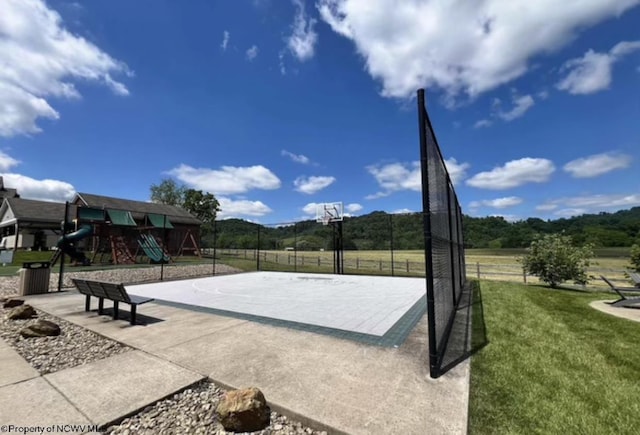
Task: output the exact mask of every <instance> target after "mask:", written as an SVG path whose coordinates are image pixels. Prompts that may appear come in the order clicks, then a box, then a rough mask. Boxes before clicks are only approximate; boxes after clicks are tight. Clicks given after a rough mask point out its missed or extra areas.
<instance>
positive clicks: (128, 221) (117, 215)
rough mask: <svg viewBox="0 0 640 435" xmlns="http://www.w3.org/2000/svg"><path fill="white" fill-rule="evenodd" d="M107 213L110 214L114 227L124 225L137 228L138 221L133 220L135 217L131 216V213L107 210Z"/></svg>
mask: <svg viewBox="0 0 640 435" xmlns="http://www.w3.org/2000/svg"><path fill="white" fill-rule="evenodd" d="M107 213H109V218H110V219H111V223H112V224H113V225H122V226H127V227H135V226H137V225H136V221H135V220H133V216H131V212H128V211H125V210H107Z"/></svg>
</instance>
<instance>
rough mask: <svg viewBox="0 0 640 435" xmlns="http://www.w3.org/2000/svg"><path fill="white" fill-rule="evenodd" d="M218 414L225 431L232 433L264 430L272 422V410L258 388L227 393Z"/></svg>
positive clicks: (219, 406) (217, 410)
mask: <svg viewBox="0 0 640 435" xmlns="http://www.w3.org/2000/svg"><path fill="white" fill-rule="evenodd" d="M216 414H217V416H218V420H219V421H220V423H221V424H222V426H223V427H224V429H225V430H227V431H231V432H254V431H257V430H262V429H264V428H265V427H267V426H269V423H270V422H271V409H269V407H268V406H267V401H266V400H265V398H264V395H263V394H262V391H260V390H259V389H258V388H256V387H251V388H245V389H242V390H231V391H227V393H226V394H225V395H224V397H223V398H222V400H221V401H220V403H219V404H218V407H217V408H216Z"/></svg>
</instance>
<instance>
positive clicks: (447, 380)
mask: <svg viewBox="0 0 640 435" xmlns="http://www.w3.org/2000/svg"><path fill="white" fill-rule="evenodd" d="M25 299H27V301H28V303H29V304H31V305H33V306H34V307H36V308H39V309H41V310H43V311H46V312H48V313H50V314H53V315H55V316H58V317H61V318H64V319H65V320H67V321H70V322H72V323H75V324H78V325H80V326H83V327H85V328H88V329H90V330H93V331H94V332H97V333H99V334H102V335H104V336H106V337H109V338H112V339H114V340H117V341H119V342H122V343H124V344H126V345H129V346H131V347H133V348H135V349H137V350H136V351H133V352H129V353H125V354H122V355H117V356H114V357H111V358H108V359H105V360H101V361H97V362H94V363H92V364H88V365H86V366H80V367H75V368H72V369H67V370H63V371H61V372H57V373H53V374H50V375H46V376H43V377H36V378H31V380H26V381H25V380H23V381H22V382H20V381H19V379H18V378H19V376H17V375H16V380H15V381H14V383H10V384H8V385H6V386H3V387H1V388H0V409H10V408H7V406H10V407H14V408H15V407H16V406H19V407H23V406H24V407H28V408H29V410H32V409H34V408H35V409H38V413H39V414H45V413H46V412H47V409H48V408H47V405H46V403H42V405H40V403H38V404H35V403H34V402H33V401H31V402H29V401H28V400H25V401H24V402H25V403H20V404H18V405H16V404H15V399H14V398H13V397H14V394H19V395H23V394H25V393H23V392H22V390H25V391H26V392H28V391H29V389H28V387H27V386H22V384H25V385H27V384H28V383H29V382H39V385H38V387H42V388H43V389H45V390H48V391H50V392H51V394H53V393H56V394H58V395H59V396H63V397H64V400H62V401H60V400H59V398H58V401H60V402H61V403H65V402H66V404H67V406H70V407H71V408H72V409H73V410H74V412H76V414H77V415H75V416H74V418H76V417H77V418H78V419H82V418H84V419H86V421H88V422H91V423H96V424H104V423H105V422H109V421H113V420H115V419H117V418H118V417H124V416H125V415H127V414H130V413H132V412H134V411H135V410H137V409H140V408H143V407H144V406H146V405H147V404H149V403H152V402H155V401H157V400H160V399H162V398H164V397H166V396H167V395H170V394H171V393H172V392H174V391H177V390H179V389H182V388H184V387H186V386H187V385H190V384H191V383H194V382H196V381H198V380H199V379H201V378H203V377H209V378H211V380H213V381H214V382H216V383H218V384H220V385H222V386H226V387H229V388H242V387H248V386H257V387H258V388H260V389H261V390H262V391H263V392H264V394H265V396H266V398H267V401H268V402H269V404H270V406H271V407H272V409H273V410H275V411H279V412H281V413H283V414H285V415H289V416H290V417H292V418H295V419H297V420H299V421H301V422H302V423H305V424H307V425H309V426H312V427H316V428H318V429H324V430H328V431H329V432H332V433H341V432H343V433H354V434H358V433H360V434H369V433H373V434H377V433H388V434H393V433H403V434H425V433H429V434H441V433H442V434H445V433H446V434H454V433H460V434H462V433H466V428H467V413H468V394H469V391H468V388H469V363H468V362H464V363H462V364H460V365H459V366H457V367H456V368H454V369H453V370H451V371H450V372H448V373H447V374H446V375H444V376H442V377H441V378H439V379H435V380H434V379H431V378H430V377H429V376H428V355H427V330H426V317H425V318H423V319H422V320H421V321H420V322H419V323H418V325H417V326H416V328H415V330H414V331H413V332H412V333H411V335H410V336H409V338H408V339H407V340H406V342H405V343H404V344H403V345H402V346H400V347H399V348H384V347H378V346H370V345H366V344H363V343H357V342H353V341H349V340H343V339H339V338H335V337H330V336H325V335H319V334H313V333H310V332H306V331H300V330H293V329H288V328H283V327H276V326H271V325H265V324H259V323H255V322H250V321H247V320H242V319H235V318H230V317H223V316H217V315H212V314H208V313H202V312H197V311H191V310H186V309H181V308H176V307H171V306H167V305H160V304H155V303H149V304H145V305H144V306H143V307H142V309H141V310H140V314H142V315H144V316H149V317H153V318H156V319H160V320H161V321H158V322H155V323H150V324H148V325H147V326H134V327H131V326H130V325H129V324H128V322H126V321H124V320H119V321H113V320H111V319H110V318H108V317H106V316H98V315H97V314H96V313H95V312H91V313H86V312H84V297H83V296H81V295H78V294H77V293H75V292H70V293H62V294H47V295H37V296H29V297H26V298H25ZM107 306H109V305H107ZM4 354H5V351H4V350H2V355H4ZM2 361H4V359H3V360H2ZM17 365H18V363H16V366H17ZM16 373H18V372H17V371H16ZM31 375H32V374H29V373H28V371H24V372H23V374H22V375H21V376H22V377H23V378H24V379H28V377H29V376H31ZM0 379H1V378H0ZM130 385H140V387H139V388H136V389H135V390H136V391H130V390H132V389H131V388H128V386H130ZM21 389H22V390H21ZM32 390H34V389H33V388H32ZM35 390H36V391H37V389H35ZM138 390H139V391H138ZM59 396H58V397H59ZM61 406H62V405H61ZM31 412H32V411H31ZM11 415H12V416H14V417H15V416H16V415H17V414H16V413H15V411H14V412H12V414H11ZM22 415H25V418H27V417H26V416H27V414H26V412H25V414H22ZM55 415H56V416H60V415H65V416H69V418H70V417H71V416H72V415H74V414H71V413H66V412H63V411H57V412H56V414H55ZM16 418H17V417H16ZM58 418H59V417H58ZM0 419H1V420H2V421H6V417H5V416H4V415H3V414H2V411H0ZM32 419H33V421H36V420H37V421H42V422H45V421H46V422H48V423H49V424H50V423H51V422H52V420H51V416H50V415H38V416H37V417H36V416H34V417H32ZM65 420H68V419H67V418H65ZM23 421H30V420H22V419H21V420H20V422H21V424H23ZM53 422H55V421H53Z"/></svg>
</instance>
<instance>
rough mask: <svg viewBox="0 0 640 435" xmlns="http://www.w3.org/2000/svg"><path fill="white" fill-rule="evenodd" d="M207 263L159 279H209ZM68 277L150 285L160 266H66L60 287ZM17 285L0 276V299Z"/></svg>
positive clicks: (221, 269) (54, 281)
mask: <svg viewBox="0 0 640 435" xmlns="http://www.w3.org/2000/svg"><path fill="white" fill-rule="evenodd" d="M212 269H213V267H212V265H211V264H192V265H186V266H185V265H166V266H165V267H164V272H163V277H164V279H166V280H170V279H178V278H192V277H198V276H211V272H212ZM238 272H240V270H239V269H235V268H233V267H230V266H227V265H225V264H216V274H220V275H222V274H229V273H238ZM71 278H82V279H93V280H96V281H109V282H117V283H125V284H132V283H140V282H153V281H159V280H160V266H151V267H126V268H120V269H105V270H95V271H89V272H74V271H73V267H67V268H66V269H65V273H64V279H63V284H62V286H63V287H65V288H67V287H73V282H72V281H71ZM19 286H20V276H19V275H18V274H16V275H15V276H4V277H0V296H14V295H16V294H17V293H18V289H19ZM57 288H58V274H57V273H52V274H51V279H50V280H49V289H50V290H56V289H57Z"/></svg>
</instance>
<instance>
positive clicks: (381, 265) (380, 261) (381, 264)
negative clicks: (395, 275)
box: [379, 260, 382, 270]
mask: <svg viewBox="0 0 640 435" xmlns="http://www.w3.org/2000/svg"><path fill="white" fill-rule="evenodd" d="M379 267H380V270H382V260H380V266H379Z"/></svg>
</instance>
